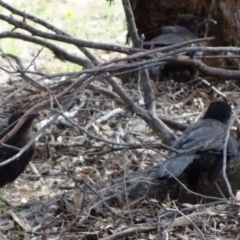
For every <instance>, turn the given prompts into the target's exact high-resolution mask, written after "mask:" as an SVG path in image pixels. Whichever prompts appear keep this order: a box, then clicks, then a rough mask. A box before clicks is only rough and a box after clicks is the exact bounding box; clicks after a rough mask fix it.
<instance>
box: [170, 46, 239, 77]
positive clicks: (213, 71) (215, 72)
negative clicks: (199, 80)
mask: <svg viewBox="0 0 240 240" xmlns="http://www.w3.org/2000/svg"><path fill="white" fill-rule="evenodd" d="M239 50H240V49H239ZM165 61H166V62H171V63H185V64H188V65H192V66H194V67H195V68H196V69H197V70H199V71H200V72H203V73H205V74H207V75H208V76H211V77H219V78H223V77H224V78H229V79H235V80H239V79H240V71H237V70H225V69H221V68H214V67H208V66H207V65H206V64H204V63H202V62H201V61H199V60H194V59H191V60H190V59H186V58H184V59H181V58H180V57H178V58H169V59H166V60H165Z"/></svg>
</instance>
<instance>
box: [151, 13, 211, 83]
mask: <svg viewBox="0 0 240 240" xmlns="http://www.w3.org/2000/svg"><path fill="white" fill-rule="evenodd" d="M206 24H216V21H214V20H213V19H210V18H203V17H196V16H192V15H183V16H181V17H180V18H179V20H178V21H177V24H176V25H175V26H164V27H162V28H161V34H160V35H159V36H157V37H156V38H153V39H152V40H151V42H152V45H151V48H152V49H153V48H156V47H165V46H170V45H174V44H177V43H181V42H185V41H189V40H194V39H197V38H198V37H197V32H198V31H199V30H200V29H201V27H202V26H204V25H206ZM192 46H195V47H200V46H202V44H201V43H196V44H192ZM187 55H191V57H194V56H199V57H201V56H202V52H195V53H194V54H193V53H187ZM150 74H151V75H156V74H158V75H160V77H162V78H164V79H173V80H175V81H178V78H181V79H180V81H184V80H185V81H189V80H191V79H192V78H193V77H194V76H195V74H196V70H195V68H194V67H192V66H186V65H183V64H173V63H167V64H163V65H162V66H160V67H153V68H150ZM183 78H184V79H183Z"/></svg>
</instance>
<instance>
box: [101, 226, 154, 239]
mask: <svg viewBox="0 0 240 240" xmlns="http://www.w3.org/2000/svg"><path fill="white" fill-rule="evenodd" d="M156 229H157V227H156V226H155V227H153V226H151V225H149V224H142V225H135V226H134V227H131V228H128V229H127V230H124V231H121V232H117V233H114V234H112V235H110V236H108V237H104V238H100V239H99V240H117V239H123V238H124V237H127V236H131V235H133V234H137V233H144V232H151V231H155V230H156Z"/></svg>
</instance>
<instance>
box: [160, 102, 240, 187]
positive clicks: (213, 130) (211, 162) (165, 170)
mask: <svg viewBox="0 0 240 240" xmlns="http://www.w3.org/2000/svg"><path fill="white" fill-rule="evenodd" d="M230 116H231V107H230V105H229V104H228V103H226V102H224V101H215V102H212V103H211V104H210V105H209V107H208V109H207V111H206V113H205V115H204V116H203V118H202V119H200V120H199V121H197V122H196V123H194V124H192V125H191V126H189V127H188V128H187V129H186V130H185V131H184V132H183V134H182V135H181V136H180V137H179V138H178V139H177V140H176V141H175V142H174V143H173V145H172V147H173V148H175V149H177V150H188V149H191V148H194V147H198V146H202V147H201V148H200V149H199V150H196V151H193V153H188V154H185V155H181V156H176V155H175V156H171V157H169V159H167V160H166V161H165V162H164V163H163V164H162V165H161V166H160V167H159V168H158V169H157V171H156V178H158V179H167V178H173V177H179V176H180V175H181V174H182V173H183V172H184V173H186V175H187V181H188V186H189V188H191V189H193V190H196V188H197V182H198V178H199V175H200V173H201V172H207V173H208V177H209V180H210V181H211V182H214V181H215V180H216V179H217V177H218V175H219V174H220V172H221V170H222V164H223V148H224V138H223V137H222V133H223V132H224V130H225V126H226V123H227V121H228V120H229V118H230ZM220 136H221V137H220ZM212 139H215V140H214V141H213V142H212V143H211V144H207V143H208V142H211V140H212ZM226 150H227V159H228V160H229V159H231V158H232V157H234V156H236V155H237V152H238V144H237V141H236V139H235V137H234V135H233V134H232V133H231V134H230V137H229V139H228V142H227V149H226Z"/></svg>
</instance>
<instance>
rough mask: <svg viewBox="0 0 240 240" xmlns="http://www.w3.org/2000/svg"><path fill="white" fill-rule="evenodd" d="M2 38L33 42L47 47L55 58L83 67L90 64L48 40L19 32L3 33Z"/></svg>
mask: <svg viewBox="0 0 240 240" xmlns="http://www.w3.org/2000/svg"><path fill="white" fill-rule="evenodd" d="M1 38H15V39H21V40H24V41H27V42H32V43H35V44H38V45H40V46H43V47H46V48H48V49H49V50H51V51H52V52H53V54H54V55H55V57H57V58H58V59H60V60H62V61H69V62H72V63H75V64H79V65H81V66H83V67H88V66H89V64H88V63H86V60H84V61H83V60H82V59H81V57H78V56H74V55H72V54H69V53H68V52H66V51H65V50H64V49H62V48H60V47H58V46H56V45H54V44H53V43H50V42H47V41H46V40H43V39H39V38H37V37H34V36H29V35H27V34H23V33H19V32H2V33H0V39H1Z"/></svg>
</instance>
